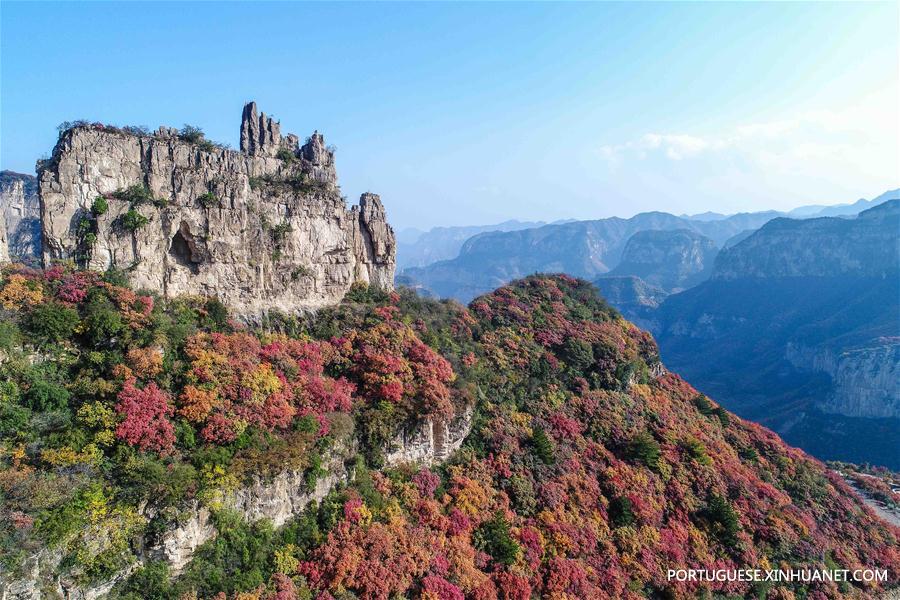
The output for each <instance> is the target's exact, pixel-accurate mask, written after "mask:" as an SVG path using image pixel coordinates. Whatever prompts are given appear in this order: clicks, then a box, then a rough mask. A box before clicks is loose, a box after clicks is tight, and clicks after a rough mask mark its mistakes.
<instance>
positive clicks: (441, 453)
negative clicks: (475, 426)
mask: <svg viewBox="0 0 900 600" xmlns="http://www.w3.org/2000/svg"><path fill="white" fill-rule="evenodd" d="M474 413H475V407H474V406H468V407H465V408H464V409H463V410H462V411H461V412H460V413H459V414H458V415H456V417H455V418H454V419H453V420H451V421H442V420H435V419H425V420H423V421H420V422H418V423H415V424H414V425H412V426H411V427H407V428H405V429H404V430H403V431H401V432H400V433H398V434H397V436H396V437H395V438H394V440H393V442H392V443H391V448H390V449H389V450H388V451H387V452H386V453H385V463H386V464H387V465H389V466H395V465H399V464H404V463H414V464H419V465H425V466H430V465H432V464H435V463H440V462H443V461H445V460H446V459H447V458H449V457H450V455H451V454H453V453H454V452H456V451H457V450H459V448H460V446H462V443H463V441H464V440H465V439H466V436H467V435H469V432H470V431H471V430H472V418H473V416H474Z"/></svg>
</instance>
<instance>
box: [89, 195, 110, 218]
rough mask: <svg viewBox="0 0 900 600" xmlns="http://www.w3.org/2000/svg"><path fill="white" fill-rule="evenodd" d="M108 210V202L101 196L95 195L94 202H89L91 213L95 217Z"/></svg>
mask: <svg viewBox="0 0 900 600" xmlns="http://www.w3.org/2000/svg"><path fill="white" fill-rule="evenodd" d="M108 210H109V202H108V201H107V200H106V198H104V197H103V196H97V197H96V198H94V202H93V203H91V214H92V215H94V216H95V217H99V216H100V215H102V214H106V211H108Z"/></svg>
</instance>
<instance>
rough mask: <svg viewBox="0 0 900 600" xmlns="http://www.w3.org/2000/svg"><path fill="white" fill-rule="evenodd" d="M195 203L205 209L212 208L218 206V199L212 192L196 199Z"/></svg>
mask: <svg viewBox="0 0 900 600" xmlns="http://www.w3.org/2000/svg"><path fill="white" fill-rule="evenodd" d="M197 202H199V203H200V204H202V205H203V206H204V207H205V208H212V207H214V206H219V197H218V196H216V195H215V194H213V193H212V192H206V193H205V194H203V195H202V196H200V197H199V198H197Z"/></svg>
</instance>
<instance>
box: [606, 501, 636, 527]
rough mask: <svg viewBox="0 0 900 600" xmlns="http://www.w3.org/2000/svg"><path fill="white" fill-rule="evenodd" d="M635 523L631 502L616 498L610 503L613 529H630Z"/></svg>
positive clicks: (610, 520)
mask: <svg viewBox="0 0 900 600" xmlns="http://www.w3.org/2000/svg"><path fill="white" fill-rule="evenodd" d="M634 521H635V518H634V512H633V511H632V506H631V500H629V499H628V498H626V497H625V496H616V497H615V498H613V499H612V500H610V501H609V522H610V524H612V526H613V527H628V526H629V525H632V524H633V523H634Z"/></svg>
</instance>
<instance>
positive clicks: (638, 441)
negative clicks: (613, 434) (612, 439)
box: [625, 431, 659, 470]
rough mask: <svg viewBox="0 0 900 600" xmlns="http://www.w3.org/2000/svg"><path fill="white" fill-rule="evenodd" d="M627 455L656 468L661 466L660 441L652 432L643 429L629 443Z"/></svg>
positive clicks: (626, 450) (631, 458)
mask: <svg viewBox="0 0 900 600" xmlns="http://www.w3.org/2000/svg"><path fill="white" fill-rule="evenodd" d="M625 456H626V457H627V458H628V459H630V460H633V461H637V462H639V463H642V464H644V465H646V466H648V467H650V468H651V469H654V470H655V469H657V468H658V467H659V443H658V442H657V441H656V439H654V437H653V436H652V435H651V434H650V433H648V432H646V431H642V432H640V433H638V434H637V435H636V436H634V437H633V438H632V439H631V441H630V442H629V443H628V445H627V447H626V449H625Z"/></svg>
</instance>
